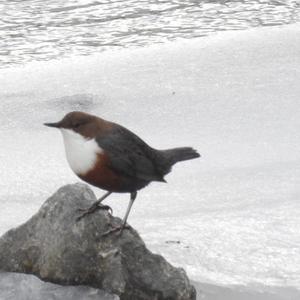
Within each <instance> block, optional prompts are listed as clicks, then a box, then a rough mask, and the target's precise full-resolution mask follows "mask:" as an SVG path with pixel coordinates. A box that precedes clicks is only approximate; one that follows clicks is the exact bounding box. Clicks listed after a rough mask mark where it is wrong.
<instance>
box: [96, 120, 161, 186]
mask: <svg viewBox="0 0 300 300" xmlns="http://www.w3.org/2000/svg"><path fill="white" fill-rule="evenodd" d="M96 141H97V143H98V144H99V146H100V147H101V148H102V149H103V150H104V151H105V152H106V154H107V155H108V156H109V158H110V164H111V165H110V167H111V169H113V170H114V171H115V172H117V173H119V174H121V175H124V176H129V177H133V178H139V179H142V180H146V181H153V180H154V181H164V179H163V174H162V173H161V171H160V168H159V166H158V165H157V162H158V159H159V156H160V155H159V153H158V151H157V150H155V149H153V148H151V147H149V146H148V145H147V144H146V143H145V142H144V141H143V140H141V139H140V138H139V137H138V136H137V135H135V134H134V133H133V132H131V131H129V130H128V129H126V128H124V127H122V126H119V125H117V126H116V127H115V128H114V129H113V130H112V131H110V132H109V133H107V134H106V135H105V136H98V137H96Z"/></svg>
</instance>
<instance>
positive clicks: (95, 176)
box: [78, 153, 122, 192]
mask: <svg viewBox="0 0 300 300" xmlns="http://www.w3.org/2000/svg"><path fill="white" fill-rule="evenodd" d="M78 176H79V177H80V178H81V179H82V180H84V181H86V182H88V183H89V184H92V185H94V186H96V187H99V188H101V189H104V190H107V191H112V192H118V191H119V190H120V187H121V183H122V178H121V176H119V175H118V174H116V173H115V172H114V171H112V170H111V169H110V168H109V158H108V156H107V155H106V154H105V153H100V154H98V155H97V161H96V164H95V165H94V167H93V169H91V170H89V171H88V172H87V173H86V174H84V175H78Z"/></svg>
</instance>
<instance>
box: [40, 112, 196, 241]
mask: <svg viewBox="0 0 300 300" xmlns="http://www.w3.org/2000/svg"><path fill="white" fill-rule="evenodd" d="M44 125H46V126H48V127H54V128H58V129H60V131H61V133H62V136H63V141H64V147H65V153H66V158H67V161H68V163H69V166H70V168H71V169H72V171H73V172H74V173H75V174H76V175H77V176H78V177H79V178H80V179H82V180H83V181H85V182H87V183H89V184H91V185H93V186H95V187H98V188H100V189H102V190H105V191H106V193H105V194H104V195H103V196H102V197H101V198H100V199H98V200H97V201H95V202H94V203H93V204H92V205H91V206H90V207H89V208H87V209H81V211H82V214H81V215H80V216H79V217H78V218H77V220H78V221H79V220H81V219H82V218H84V217H86V216H87V215H89V214H92V213H94V212H95V211H96V210H98V209H108V210H109V209H111V208H110V207H109V206H107V205H103V204H102V201H103V200H104V199H106V198H107V197H108V196H109V195H111V194H112V193H129V194H130V201H129V204H128V207H127V210H126V213H125V215H124V218H123V220H122V224H121V225H118V226H115V227H113V226H112V225H111V226H112V228H111V229H109V230H108V231H107V232H105V233H104V234H103V235H108V234H110V233H113V232H117V231H118V232H119V233H120V234H122V232H123V230H124V229H125V228H129V227H128V225H127V219H128V216H129V213H130V210H131V208H132V205H133V203H134V201H135V199H136V197H137V192H138V191H139V190H141V189H143V188H145V187H146V186H147V185H148V184H149V183H150V182H153V181H158V182H166V180H165V178H164V176H165V175H166V174H168V173H170V172H171V169H172V166H173V165H174V164H176V163H177V162H180V161H185V160H190V159H195V158H198V157H200V154H199V153H198V152H197V151H196V150H195V149H193V148H191V147H179V148H173V149H167V150H157V149H154V148H152V147H151V146H149V145H148V144H147V143H146V142H144V141H143V140H142V139H141V138H140V137H138V136H137V135H136V134H135V133H133V132H132V131H130V130H128V129H127V128H125V127H123V126H122V125H119V124H117V123H114V122H110V121H107V120H104V119H102V118H100V117H97V116H95V115H92V114H89V113H86V112H81V111H72V112H69V113H67V114H66V115H65V116H64V117H63V118H62V119H61V120H60V121H59V122H55V123H44Z"/></svg>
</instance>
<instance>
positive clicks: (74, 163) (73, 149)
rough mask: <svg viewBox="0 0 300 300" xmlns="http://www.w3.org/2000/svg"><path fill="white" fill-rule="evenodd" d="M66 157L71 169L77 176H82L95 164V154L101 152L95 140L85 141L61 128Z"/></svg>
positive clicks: (83, 138)
mask: <svg viewBox="0 0 300 300" xmlns="http://www.w3.org/2000/svg"><path fill="white" fill-rule="evenodd" d="M60 130H61V133H62V135H63V139H64V144H65V150H66V156H67V160H68V163H69V165H70V167H71V169H72V170H73V171H74V172H75V173H76V174H77V175H84V174H86V173H87V172H88V171H89V170H91V169H92V168H93V166H94V164H95V162H96V159H97V154H98V153H101V152H102V151H103V150H102V149H101V148H100V147H99V146H98V144H97V142H96V141H95V139H87V138H85V137H83V136H82V135H81V134H79V133H77V132H75V131H73V130H72V129H65V128H61V129H60Z"/></svg>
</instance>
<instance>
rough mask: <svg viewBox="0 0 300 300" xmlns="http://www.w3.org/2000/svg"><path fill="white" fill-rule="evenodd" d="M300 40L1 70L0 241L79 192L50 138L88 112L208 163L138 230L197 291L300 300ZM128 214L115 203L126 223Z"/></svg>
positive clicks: (145, 206) (162, 196)
mask: <svg viewBox="0 0 300 300" xmlns="http://www.w3.org/2000/svg"><path fill="white" fill-rule="evenodd" d="M299 33H300V25H289V26H285V27H281V28H275V27H274V28H271V29H270V28H262V29H254V30H249V31H243V32H230V33H223V34H219V35H217V36H214V37H207V38H200V39H196V40H191V41H180V42H176V43H167V44H165V45H163V46H162V45H159V46H152V47H149V48H145V49H140V50H124V51H115V52H109V53H108V52H106V53H101V54H99V55H94V56H90V57H84V58H82V57H81V58H75V57H74V59H68V60H64V61H51V62H44V63H31V64H28V65H27V66H26V67H23V68H21V67H20V68H15V69H3V70H0V82H1V91H0V100H1V111H0V114H1V118H0V125H1V126H0V135H1V142H2V143H1V144H2V147H1V148H0V161H1V170H2V174H1V182H0V200H1V201H0V233H4V232H5V231H6V230H7V229H9V228H11V227H14V226H17V225H18V224H20V223H22V222H24V221H25V220H26V219H27V218H28V217H30V216H31V215H32V214H33V213H34V212H35V211H37V209H38V208H39V206H40V205H41V204H42V203H43V201H44V200H45V199H46V198H47V197H48V196H50V195H51V194H52V193H53V192H54V191H55V190H56V189H57V188H58V187H60V186H61V185H63V184H66V183H71V182H75V181H78V179H77V178H76V177H75V176H74V175H73V174H72V173H71V171H70V170H69V167H68V166H67V163H66V160H65V156H64V149H63V144H62V138H61V137H60V133H59V132H56V131H55V130H51V129H49V128H46V127H43V126H42V125H41V124H42V123H43V122H51V121H57V120H59V119H60V118H61V117H62V116H63V115H64V113H65V112H68V111H70V110H84V111H89V112H92V113H94V114H97V115H100V116H102V117H103V118H106V119H109V120H114V121H116V122H119V123H121V124H123V125H125V126H126V127H128V128H130V129H131V130H133V131H134V132H136V133H137V134H138V135H140V136H141V137H143V138H144V139H145V140H146V141H147V142H149V144H151V145H152V146H154V147H157V148H168V147H173V146H193V147H195V148H197V149H198V150H199V152H200V153H201V155H202V158H201V159H199V160H194V161H190V162H185V163H182V164H180V165H178V166H176V167H175V168H174V170H173V172H172V174H170V175H169V176H168V177H167V180H168V185H166V184H158V183H155V184H152V185H151V186H149V187H148V188H147V189H145V190H143V191H141V192H140V193H139V196H138V200H137V201H136V203H135V206H134V208H133V212H132V214H131V215H130V219H129V223H130V224H131V225H133V226H134V227H136V228H137V229H138V230H139V232H140V234H141V235H142V237H143V238H144V239H145V241H146V243H147V245H148V246H149V247H150V248H151V249H152V250H153V251H154V252H158V253H161V254H163V255H164V256H165V257H166V258H167V259H169V260H170V261H171V262H172V263H173V264H175V265H178V266H182V267H184V268H185V269H186V271H187V272H188V274H189V276H190V277H191V278H192V279H193V280H195V281H198V282H206V283H211V284H216V285H224V286H227V287H230V286H232V285H240V286H244V287H246V288H248V289H249V288H250V289H253V290H255V289H257V290H260V289H261V287H264V288H267V287H268V286H270V289H272V291H273V290H274V289H275V291H276V290H277V291H278V290H280V288H282V290H283V291H286V290H289V288H291V289H292V290H293V293H292V294H289V292H287V293H286V295H287V298H286V299H299V297H300V254H299V253H300V232H299V227H298V226H299V225H300V219H299V215H300V202H299V200H300V199H299V198H300V187H299V178H300V151H299V145H300V131H299V128H300V126H299V125H300V105H299V99H300V97H299V96H300V84H299V82H300V81H299V80H300V55H299V53H300V34H299ZM95 191H96V193H97V195H101V193H102V192H101V191H100V190H95ZM127 201H128V196H127V195H113V196H111V197H110V199H109V200H107V203H108V204H109V205H111V206H112V207H113V208H114V211H115V213H116V214H117V215H120V216H122V215H123V213H124V211H125V208H126V205H127ZM204 290H205V288H204ZM297 290H298V291H299V293H298V292H297ZM294 292H295V293H294ZM297 293H298V294H297ZM271 294H272V293H271ZM275 294H276V292H275ZM277 294H278V293H277ZM291 295H292V296H291ZM297 295H298V296H297ZM0 296H1V294H0ZM229 298H230V297H229ZM268 298H270V299H271V298H272V297H271V296H270V297H268ZM207 299H210V298H207ZM216 299H217V298H216ZM240 299H242V297H241V298H240ZM245 299H249V298H245ZM272 299H273V298H272ZM274 299H284V298H274ZM1 300H2V299H1Z"/></svg>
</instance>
